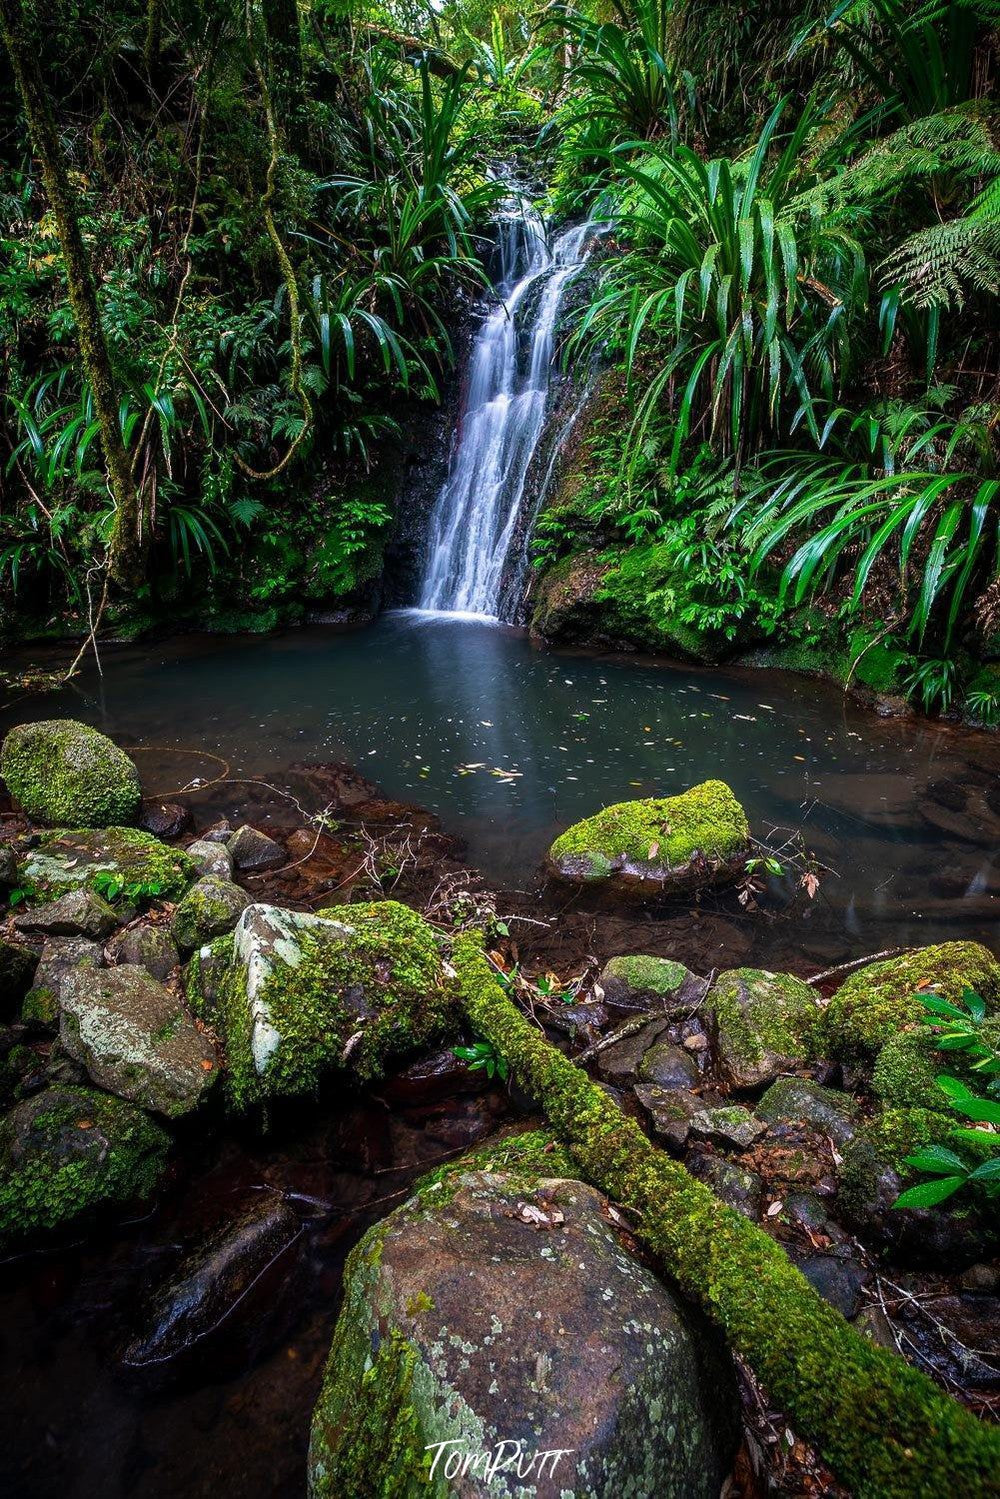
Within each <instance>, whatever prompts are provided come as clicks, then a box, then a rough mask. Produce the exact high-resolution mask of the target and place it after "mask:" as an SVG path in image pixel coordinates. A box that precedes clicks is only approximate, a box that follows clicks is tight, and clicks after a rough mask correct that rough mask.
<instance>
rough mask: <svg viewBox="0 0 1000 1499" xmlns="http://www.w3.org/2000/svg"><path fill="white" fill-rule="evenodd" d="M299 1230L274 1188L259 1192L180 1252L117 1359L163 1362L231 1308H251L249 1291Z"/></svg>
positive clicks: (190, 1346)
mask: <svg viewBox="0 0 1000 1499" xmlns="http://www.w3.org/2000/svg"><path fill="white" fill-rule="evenodd" d="M300 1231H301V1230H300V1225H299V1220H298V1218H297V1217H296V1215H295V1213H294V1212H293V1211H292V1209H291V1208H290V1207H289V1206H288V1204H287V1203H286V1202H284V1201H283V1200H282V1198H281V1197H280V1196H279V1195H278V1194H277V1193H272V1192H265V1193H261V1195H260V1198H259V1200H258V1201H257V1202H255V1203H254V1204H253V1205H252V1206H251V1207H250V1208H249V1209H248V1210H247V1211H246V1212H244V1213H241V1214H240V1216H239V1217H238V1218H236V1219H235V1220H234V1221H233V1222H230V1223H226V1224H225V1225H224V1226H223V1227H221V1228H220V1229H218V1230H217V1231H216V1232H215V1233H213V1234H211V1235H210V1236H209V1237H208V1238H207V1239H206V1240H205V1242H203V1243H202V1244H200V1245H199V1246H198V1247H197V1248H196V1249H194V1250H192V1251H191V1252H190V1253H189V1254H187V1255H185V1257H184V1259H183V1260H182V1262H181V1264H180V1265H179V1266H178V1267H177V1268H176V1270H175V1271H174V1272H173V1274H172V1275H171V1276H170V1278H169V1279H168V1280H167V1281H166V1283H165V1284H163V1285H161V1286H160V1287H158V1289H157V1290H156V1291H155V1292H154V1293H153V1296H152V1297H151V1299H150V1304H149V1306H148V1310H147V1313H146V1317H145V1319H144V1322H143V1325H142V1327H141V1328H140V1329H139V1330H138V1332H137V1333H136V1335H135V1337H134V1338H133V1339H132V1340H131V1342H130V1343H129V1344H128V1346H127V1348H126V1349H125V1352H124V1356H123V1362H124V1363H125V1364H127V1365H129V1366H130V1367H132V1368H144V1367H147V1366H149V1365H151V1364H157V1365H158V1364H163V1363H166V1362H168V1361H169V1360H171V1359H176V1358H179V1357H180V1356H182V1355H184V1354H187V1353H190V1352H191V1351H192V1350H194V1349H196V1348H197V1347H198V1345H199V1344H201V1343H202V1342H203V1341H204V1340H205V1339H206V1338H208V1337H210V1336H211V1334H212V1333H214V1332H216V1331H217V1330H218V1329H219V1328H220V1327H221V1326H222V1324H223V1323H226V1322H227V1321H228V1320H229V1319H230V1318H231V1317H232V1316H233V1315H234V1314H235V1313H236V1312H237V1308H239V1314H240V1315H242V1316H247V1315H248V1314H253V1312H254V1308H253V1306H252V1305H251V1304H249V1303H248V1302H247V1298H248V1295H249V1293H250V1292H251V1291H252V1290H253V1288H254V1286H255V1284H256V1283H257V1282H259V1281H260V1280H261V1277H262V1276H263V1275H264V1273H265V1271H267V1270H268V1269H269V1268H270V1267H272V1266H274V1265H275V1264H276V1262H277V1261H279V1260H283V1257H284V1256H285V1255H286V1252H287V1251H288V1250H290V1249H291V1247H292V1245H293V1244H294V1243H295V1241H296V1239H297V1238H298V1237H299V1234H300ZM256 1310H257V1313H258V1314H259V1311H260V1308H257V1309H256Z"/></svg>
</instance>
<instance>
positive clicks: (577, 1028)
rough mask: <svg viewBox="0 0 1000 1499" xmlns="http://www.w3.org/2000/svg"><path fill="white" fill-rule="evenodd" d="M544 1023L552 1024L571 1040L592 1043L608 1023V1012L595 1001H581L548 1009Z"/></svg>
mask: <svg viewBox="0 0 1000 1499" xmlns="http://www.w3.org/2000/svg"><path fill="white" fill-rule="evenodd" d="M545 1024H546V1025H547V1026H552V1027H553V1029H555V1030H557V1031H562V1032H563V1033H564V1035H567V1036H570V1037H572V1038H573V1040H582V1041H585V1042H587V1043H588V1044H592V1043H593V1042H594V1041H596V1040H598V1038H599V1037H600V1034H601V1032H602V1031H603V1030H604V1029H605V1028H606V1026H607V1024H608V1012H607V1010H606V1009H605V1007H604V1005H602V1004H599V1003H597V1002H596V1001H595V1002H593V1003H587V1002H585V1001H584V1002H581V1003H579V1004H575V1005H563V1006H560V1008H559V1009H557V1010H549V1011H548V1012H547V1013H546V1016H545Z"/></svg>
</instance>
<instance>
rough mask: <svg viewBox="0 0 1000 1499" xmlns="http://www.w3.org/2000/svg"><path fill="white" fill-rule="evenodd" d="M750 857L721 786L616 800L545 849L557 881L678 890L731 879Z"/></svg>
mask: <svg viewBox="0 0 1000 1499" xmlns="http://www.w3.org/2000/svg"><path fill="white" fill-rule="evenodd" d="M749 852H750V827H749V824H748V822H747V817H746V813H745V812H744V810H743V808H742V807H741V806H740V804H739V802H738V801H737V800H736V797H735V796H734V795H733V792H732V791H731V790H730V788H729V787H728V786H727V785H726V784H725V782H723V781H703V782H702V784H701V785H699V786H692V787H691V789H690V790H688V791H684V792H681V794H680V795H679V796H668V797H651V798H647V799H646V800H640V801H632V802H618V803H616V804H615V805H614V806H611V807H605V808H604V809H603V810H602V811H600V812H597V813H596V814H595V815H594V816H593V817H587V818H585V819H584V820H583V821H582V822H577V823H574V824H573V826H572V827H569V828H567V829H566V831H565V832H564V833H562V834H561V835H560V836H559V837H558V838H557V839H556V840H555V842H554V843H553V844H552V847H551V848H550V849H549V863H550V865H551V867H552V868H553V869H554V870H555V872H556V873H557V874H559V875H560V876H561V877H562V878H564V879H568V880H573V881H576V882H582V883H590V882H593V881H596V880H607V879H611V878H617V879H618V880H622V881H625V882H638V881H649V882H651V883H653V884H655V885H657V886H658V887H659V888H660V889H661V890H663V891H664V892H666V893H681V892H684V891H689V890H695V889H699V888H700V887H702V886H705V885H711V884H716V883H721V882H724V881H725V880H728V879H732V878H734V877H735V876H736V875H737V874H739V872H740V871H741V870H742V869H743V867H744V865H745V863H746V859H747V856H748V854H749Z"/></svg>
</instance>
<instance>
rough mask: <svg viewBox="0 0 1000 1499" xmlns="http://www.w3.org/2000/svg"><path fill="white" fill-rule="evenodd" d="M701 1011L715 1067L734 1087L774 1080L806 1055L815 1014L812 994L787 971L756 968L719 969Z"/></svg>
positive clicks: (817, 1019)
mask: <svg viewBox="0 0 1000 1499" xmlns="http://www.w3.org/2000/svg"><path fill="white" fill-rule="evenodd" d="M705 1011H706V1014H707V1015H708V1017H709V1018H710V1020H711V1023H712V1025H713V1028H714V1031H715V1050H716V1056H717V1059H718V1063H719V1066H720V1068H721V1070H722V1072H723V1073H724V1074H725V1076H726V1078H727V1080H728V1081H729V1082H730V1083H731V1084H732V1085H733V1086H734V1087H737V1088H759V1087H761V1086H762V1085H763V1084H764V1083H770V1082H774V1080H775V1079H776V1078H777V1077H779V1076H780V1074H781V1073H782V1072H787V1071H789V1070H790V1069H791V1068H793V1067H794V1066H795V1065H796V1064H797V1063H799V1062H803V1061H805V1060H806V1059H807V1058H808V1057H809V1056H810V1055H811V1054H812V1051H813V1045H814V1035H815V1030H816V1026H817V1023H818V1021H819V1018H820V1011H819V1007H818V1005H817V1001H816V995H815V994H814V992H813V990H812V989H810V988H809V986H808V984H805V983H803V982H802V980H801V979H797V978H793V977H792V975H791V974H788V973H768V972H767V971H766V970H764V969H759V968H735V969H732V970H731V971H730V972H728V973H721V974H720V975H719V977H718V978H717V979H716V980H715V982H714V984H713V985H712V987H711V989H710V990H709V991H708V995H707V997H706V1000H705Z"/></svg>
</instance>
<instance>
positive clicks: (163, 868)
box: [18, 827, 197, 903]
mask: <svg viewBox="0 0 1000 1499" xmlns="http://www.w3.org/2000/svg"><path fill="white" fill-rule="evenodd" d="M196 876H197V871H196V869H195V867H194V865H193V864H192V863H191V861H190V859H189V858H188V857H187V855H186V854H184V853H182V852H181V851H180V849H175V848H168V847H167V845H166V844H165V843H160V841H159V840H158V839H157V838H154V837H153V836H152V834H151V833H143V832H140V831H139V829H138V828H120V827H113V828H101V829H90V828H75V829H71V830H65V829H64V830H60V831H59V832H54V833H49V834H47V835H46V836H45V837H43V838H42V839H41V840H40V841H39V843H38V844H37V846H36V847H35V848H32V849H29V851H28V852H27V853H26V854H25V855H24V857H23V858H22V860H21V863H20V865H19V869H18V879H19V882H20V885H21V887H22V889H23V890H24V891H25V893H26V895H25V898H26V901H27V902H29V903H36V902H38V901H44V900H55V899H57V898H58V897H59V896H60V895H63V894H65V893H66V892H67V891H69V890H79V889H86V890H95V889H96V890H98V891H99V892H100V890H106V889H107V888H108V882H109V881H111V880H114V881H117V882H118V883H119V884H120V885H121V887H122V893H123V895H124V896H125V897H126V898H127V899H129V900H132V899H135V900H138V901H143V900H160V899H162V900H178V899H179V898H180V896H182V895H183V894H184V891H185V890H186V889H187V887H188V885H190V884H191V882H192V881H193V880H194V879H195V878H196Z"/></svg>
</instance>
